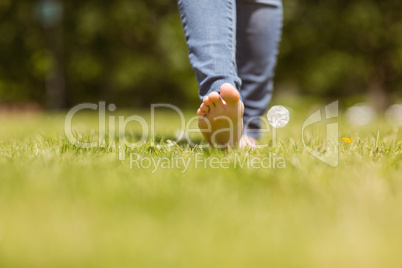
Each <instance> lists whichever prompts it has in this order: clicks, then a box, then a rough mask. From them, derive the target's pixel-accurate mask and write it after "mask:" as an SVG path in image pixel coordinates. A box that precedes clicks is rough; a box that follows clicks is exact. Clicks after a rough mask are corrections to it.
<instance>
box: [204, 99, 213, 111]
mask: <svg viewBox="0 0 402 268" xmlns="http://www.w3.org/2000/svg"><path fill="white" fill-rule="evenodd" d="M203 103H204V104H205V105H207V106H208V107H209V111H211V110H213V109H214V107H215V105H214V103H213V102H212V100H211V99H210V98H209V97H208V96H207V97H205V98H204V100H203Z"/></svg>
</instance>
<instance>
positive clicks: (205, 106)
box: [200, 103, 209, 113]
mask: <svg viewBox="0 0 402 268" xmlns="http://www.w3.org/2000/svg"><path fill="white" fill-rule="evenodd" d="M200 109H201V111H203V112H204V113H208V111H209V107H208V106H207V105H205V103H203V104H201V106H200Z"/></svg>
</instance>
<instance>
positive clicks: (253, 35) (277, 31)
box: [237, 0, 282, 139]
mask: <svg viewBox="0 0 402 268" xmlns="http://www.w3.org/2000/svg"><path fill="white" fill-rule="evenodd" d="M257 2H258V3H257ZM265 2H266V3H270V4H261V0H259V1H257V0H248V1H241V0H239V1H237V6H238V8H237V66H238V74H239V77H240V78H241V80H242V87H241V89H240V94H241V97H242V100H243V102H244V107H245V110H244V124H245V130H244V133H245V134H246V135H248V136H251V137H252V138H256V139H258V138H259V137H260V127H261V123H260V117H261V116H262V115H263V114H264V113H265V111H266V109H267V107H268V104H269V101H270V99H271V95H272V90H273V78H274V68H275V65H276V58H277V54H278V46H279V41H280V37H281V29H282V6H281V2H280V0H275V1H274V0H266V1H265Z"/></svg>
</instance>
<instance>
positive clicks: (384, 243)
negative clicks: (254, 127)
mask: <svg viewBox="0 0 402 268" xmlns="http://www.w3.org/2000/svg"><path fill="white" fill-rule="evenodd" d="M289 106H290V107H291V108H292V110H291V121H290V123H289V124H288V125H287V126H285V127H284V128H281V129H278V130H277V132H276V134H275V135H276V142H273V141H272V135H271V134H272V131H271V133H266V134H264V136H263V139H262V143H263V144H268V145H269V146H268V147H265V148H261V149H256V150H253V151H251V150H238V149H236V150H230V151H227V152H222V151H216V150H210V149H207V148H204V149H203V148H200V147H199V146H194V145H193V144H189V143H188V142H185V141H181V142H175V137H176V136H177V133H178V130H179V129H180V120H179V119H178V117H177V114H175V113H174V112H168V111H164V112H158V113H157V114H156V117H155V120H156V123H155V134H156V135H155V139H154V140H148V141H147V142H145V143H144V144H142V145H140V146H137V147H136V148H124V147H123V148H120V147H119V146H118V145H115V146H113V145H112V146H105V147H97V148H89V149H88V148H79V147H77V146H74V145H72V144H71V143H70V142H69V141H68V140H67V138H66V135H65V133H64V123H65V115H66V113H56V114H50V113H39V114H32V115H28V114H3V115H0V267H365V268H367V267H402V255H401V250H402V133H401V132H402V131H401V128H399V129H398V128H395V127H392V126H391V125H389V124H388V123H387V122H386V121H385V120H383V119H382V118H381V117H380V118H377V119H376V120H375V121H373V122H371V123H370V124H369V125H366V126H362V127H358V126H356V125H353V124H350V123H348V122H347V121H346V120H345V118H344V116H343V112H342V111H341V112H340V116H339V117H338V118H333V119H331V120H332V121H331V122H332V123H334V122H336V123H338V124H339V137H338V142H339V164H338V166H336V167H332V166H330V165H328V164H326V163H323V162H322V161H319V160H318V159H316V158H315V157H313V156H312V155H311V154H310V153H309V152H307V150H306V149H305V148H304V146H303V142H302V139H301V138H302V135H301V129H302V125H303V122H304V120H305V119H306V118H307V117H308V116H309V115H310V114H312V113H313V112H314V111H315V110H316V109H318V108H319V107H320V106H314V105H310V104H308V105H305V106H298V105H293V106H292V104H289ZM317 107H318V108H317ZM322 107H323V106H322ZM117 113H119V114H120V115H122V116H125V118H127V117H128V116H129V115H139V116H141V117H144V119H145V120H146V121H147V122H148V121H149V120H150V112H149V111H148V110H145V111H118V110H117V111H116V114H117ZM110 114H112V113H109V114H108V115H110ZM116 114H115V115H116ZM185 116H186V120H188V119H189V118H190V117H191V116H192V113H190V112H186V113H185ZM107 119H109V118H108V117H107ZM117 121H118V119H117V117H116V122H117ZM72 124H73V128H74V135H76V136H75V137H77V138H78V137H81V138H82V139H84V140H85V139H86V140H92V141H93V140H95V141H96V139H94V137H96V136H97V132H96V131H95V132H91V129H92V128H96V126H97V124H98V116H97V114H96V113H89V112H88V113H85V114H84V113H80V114H79V115H77V116H76V117H75V118H74V120H73V123H72ZM192 126H195V122H194V124H192ZM124 133H126V135H127V140H129V141H130V142H135V141H136V139H138V136H139V135H140V134H141V130H140V129H139V128H138V126H137V125H135V124H132V125H127V127H126V128H125V132H124ZM192 135H193V140H194V143H195V144H200V141H201V136H200V135H199V134H197V133H195V134H192ZM325 137H326V128H325V122H323V123H319V124H316V125H312V126H310V127H309V129H306V132H305V134H304V138H305V142H306V144H307V145H308V146H310V147H311V148H313V149H314V150H318V151H320V152H323V153H324V152H325V146H326V143H325ZM343 137H345V138H350V139H353V141H351V140H348V141H350V142H349V143H348V142H345V141H344V140H342V138H343ZM106 139H107V141H110V140H111V139H110V138H109V137H108V136H106ZM201 144H202V142H201ZM122 156H124V157H123V158H125V160H121V159H119V158H121V157H122ZM158 161H159V162H158ZM197 161H198V162H197ZM264 161H265V162H264ZM273 162H275V164H274V163H273ZM158 163H159V164H158ZM186 163H188V165H187V168H185V164H186ZM252 163H254V164H252ZM278 163H281V164H278ZM156 165H158V166H157V167H156ZM162 165H163V166H162Z"/></svg>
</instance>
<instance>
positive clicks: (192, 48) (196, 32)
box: [178, 0, 244, 147]
mask: <svg viewBox="0 0 402 268" xmlns="http://www.w3.org/2000/svg"><path fill="white" fill-rule="evenodd" d="M178 3H179V10H180V16H181V19H182V24H183V29H184V33H185V36H186V41H187V46H188V50H189V58H190V63H191V65H192V67H193V69H194V72H195V75H196V78H197V82H198V86H199V95H200V98H201V99H202V100H203V103H202V105H201V107H200V109H199V110H198V111H197V115H198V116H199V124H198V125H199V128H200V130H201V132H202V134H203V136H204V138H205V139H206V140H207V142H208V143H209V144H210V145H211V146H214V147H233V146H236V145H237V144H238V142H239V140H240V138H241V134H242V130H243V121H242V117H243V110H244V108H243V103H242V101H241V100H240V94H239V92H238V89H239V88H240V85H241V81H240V78H239V77H238V75H237V66H236V2H235V0H219V1H216V0H197V1H194V0H179V1H178Z"/></svg>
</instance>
